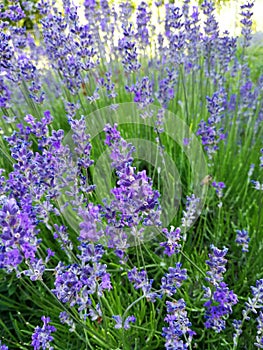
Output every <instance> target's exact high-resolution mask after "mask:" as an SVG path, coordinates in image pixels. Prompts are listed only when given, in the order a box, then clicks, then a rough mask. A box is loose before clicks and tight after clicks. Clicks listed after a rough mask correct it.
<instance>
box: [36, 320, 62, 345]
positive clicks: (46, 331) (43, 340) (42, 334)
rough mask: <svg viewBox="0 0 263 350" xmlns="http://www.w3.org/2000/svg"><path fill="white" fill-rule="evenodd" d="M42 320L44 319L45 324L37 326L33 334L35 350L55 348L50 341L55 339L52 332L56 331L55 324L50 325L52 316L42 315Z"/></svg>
mask: <svg viewBox="0 0 263 350" xmlns="http://www.w3.org/2000/svg"><path fill="white" fill-rule="evenodd" d="M41 320H42V321H43V323H44V324H43V326H42V327H41V328H40V327H39V326H37V327H36V328H35V331H34V333H33V334H32V343H31V344H32V346H33V347H34V350H40V349H49V350H53V349H54V348H53V346H50V343H51V342H52V341H53V340H54V337H53V336H52V335H51V333H54V332H56V328H55V327H54V326H50V325H49V323H50V318H49V317H45V316H42V317H41Z"/></svg>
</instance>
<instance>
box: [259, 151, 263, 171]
mask: <svg viewBox="0 0 263 350" xmlns="http://www.w3.org/2000/svg"><path fill="white" fill-rule="evenodd" d="M260 153H261V154H262V155H261V156H260V158H259V160H260V167H261V168H262V167H263V148H261V150H260Z"/></svg>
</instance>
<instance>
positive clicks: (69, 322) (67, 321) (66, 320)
mask: <svg viewBox="0 0 263 350" xmlns="http://www.w3.org/2000/svg"><path fill="white" fill-rule="evenodd" d="M59 320H60V322H61V323H62V324H67V325H68V326H69V327H70V328H69V331H70V332H74V330H75V328H76V325H75V323H74V321H73V320H72V318H71V317H70V315H69V314H68V313H67V312H66V311H63V312H61V313H60V314H59Z"/></svg>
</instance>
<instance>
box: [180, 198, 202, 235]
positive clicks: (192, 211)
mask: <svg viewBox="0 0 263 350" xmlns="http://www.w3.org/2000/svg"><path fill="white" fill-rule="evenodd" d="M199 203H200V198H197V197H196V196H195V195H194V194H192V195H191V196H187V197H186V208H185V210H184V211H183V218H182V227H184V228H185V230H187V229H188V228H190V227H191V226H192V224H193V223H194V221H195V220H196V218H197V217H198V215H199V214H200V209H199ZM183 239H184V240H185V239H186V236H185V237H183Z"/></svg>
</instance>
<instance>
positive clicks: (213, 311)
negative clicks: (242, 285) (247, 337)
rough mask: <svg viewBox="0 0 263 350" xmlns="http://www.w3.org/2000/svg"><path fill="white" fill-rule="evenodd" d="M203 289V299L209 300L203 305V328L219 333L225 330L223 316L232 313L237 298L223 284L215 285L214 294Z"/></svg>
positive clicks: (209, 290) (207, 289)
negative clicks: (204, 320)
mask: <svg viewBox="0 0 263 350" xmlns="http://www.w3.org/2000/svg"><path fill="white" fill-rule="evenodd" d="M204 289H205V295H204V297H205V298H209V300H208V301H207V302H205V303H204V306H205V308H206V313H205V319H206V322H205V327H206V328H208V329H209V328H212V329H213V330H214V331H215V332H217V333H220V332H221V331H223V330H224V329H225V326H226V321H225V319H224V317H225V316H227V315H229V314H231V313H232V306H233V305H235V304H237V302H238V298H237V296H236V294H234V292H233V291H232V290H229V288H228V286H227V284H226V283H224V282H220V283H219V284H217V286H216V288H215V290H214V292H212V290H211V289H210V288H209V287H208V288H204Z"/></svg>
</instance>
